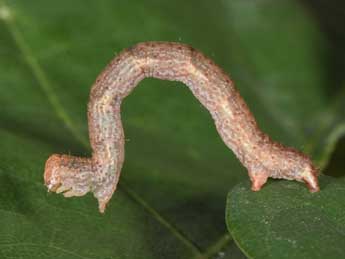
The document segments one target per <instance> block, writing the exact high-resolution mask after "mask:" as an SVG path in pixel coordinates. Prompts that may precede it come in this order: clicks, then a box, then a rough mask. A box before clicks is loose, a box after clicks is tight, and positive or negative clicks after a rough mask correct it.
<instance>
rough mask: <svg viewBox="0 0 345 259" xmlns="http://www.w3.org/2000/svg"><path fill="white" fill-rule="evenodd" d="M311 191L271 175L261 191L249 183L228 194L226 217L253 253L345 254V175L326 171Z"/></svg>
mask: <svg viewBox="0 0 345 259" xmlns="http://www.w3.org/2000/svg"><path fill="white" fill-rule="evenodd" d="M320 184H321V191H320V192H318V193H314V194H311V193H309V192H308V191H307V190H306V189H305V187H304V186H303V185H302V184H300V183H296V182H288V181H279V182H278V181H275V182H274V183H273V182H272V181H271V182H269V184H267V185H266V186H265V188H263V189H262V191H260V192H258V193H254V192H252V191H250V188H249V185H248V183H241V184H239V185H237V186H236V187H235V188H234V189H233V190H232V191H231V192H230V193H229V195H228V199H227V210H226V220H227V225H228V229H229V231H230V233H231V235H232V236H233V238H234V239H235V241H236V243H237V244H238V245H239V247H240V248H241V249H242V251H244V252H245V254H246V255H247V256H248V257H250V258H343V257H344V255H345V251H344V246H345V216H344V210H345V205H344V200H343V197H344V194H345V178H342V179H336V178H332V177H329V176H322V177H321V179H320Z"/></svg>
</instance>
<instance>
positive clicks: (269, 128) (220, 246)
mask: <svg viewBox="0 0 345 259" xmlns="http://www.w3.org/2000/svg"><path fill="white" fill-rule="evenodd" d="M317 28H318V26H317V24H316V22H315V21H314V20H313V19H312V18H311V17H310V16H309V15H308V12H306V10H305V9H304V8H303V7H302V6H300V5H299V4H298V3H297V2H295V1H280V2H278V3H277V1H273V0H269V1H268V0H260V1H255V2H253V1H250V2H248V1H242V0H235V1H214V2H212V5H211V4H210V1H207V0H201V1H200V0H192V1H182V0H176V1H157V0H145V1H134V0H131V1H128V0H126V1H122V0H121V1H111V0H101V1H91V0H75V1H73V2H72V1H68V0H61V1H45V0H37V1H25V0H10V1H6V2H5V1H0V71H1V73H0V104H1V106H0V140H1V145H0V177H1V180H0V185H1V188H2V190H6V191H3V192H2V193H1V195H0V212H1V213H0V221H1V222H3V223H4V226H6V227H4V228H1V229H0V247H1V251H2V253H3V255H4V257H5V256H12V257H14V258H20V257H26V258H30V257H32V258H52V257H54V258H58V257H64V258H80V257H81V258H192V257H199V258H210V257H212V256H213V255H216V256H218V257H219V258H230V257H231V258H234V257H236V258H240V257H242V256H243V255H242V254H241V252H240V251H239V250H238V248H237V247H236V246H235V244H234V242H233V241H232V239H231V238H224V237H226V234H225V233H226V228H225V222H224V200H225V196H226V193H227V192H228V190H229V189H230V188H231V187H233V186H234V185H235V184H236V183H238V182H239V181H240V180H243V179H245V178H246V177H247V176H246V171H245V169H244V168H243V167H242V166H241V165H240V163H239V162H238V161H237V160H236V158H235V157H234V155H233V154H231V152H230V151H229V150H228V149H227V148H226V147H225V145H224V144H223V143H222V141H221V140H220V138H219V137H218V135H217V132H216V130H215V127H214V125H213V122H212V120H211V118H210V116H209V114H208V112H207V111H206V110H205V109H203V108H202V107H201V105H200V104H199V103H198V102H197V101H196V99H195V98H194V97H193V96H192V94H191V93H190V92H189V90H188V89H187V87H185V86H183V84H181V83H176V82H163V81H159V80H154V79H146V80H144V81H143V82H142V83H140V86H139V87H138V88H137V89H136V90H135V91H134V93H133V94H131V96H129V97H128V98H127V99H126V100H125V102H124V104H123V109H122V110H123V111H122V117H123V121H124V126H125V133H126V138H127V142H126V162H125V165H124V168H123V170H122V176H121V181H120V186H119V189H118V190H117V192H116V193H115V195H114V197H113V198H112V200H111V202H110V205H109V207H108V208H107V212H106V215H105V216H101V215H98V212H97V205H96V201H95V200H94V199H93V198H92V197H91V195H88V196H87V197H83V198H71V199H64V198H62V197H60V196H59V195H56V194H52V195H51V194H47V193H46V189H45V187H44V186H43V181H42V174H43V170H44V162H45V160H46V158H47V157H48V156H49V155H50V154H51V153H71V154H74V155H82V156H90V149H89V144H88V139H87V121H86V107H87V101H88V95H89V91H90V86H91V84H92V83H93V81H94V80H95V78H96V76H97V74H98V73H99V72H100V71H101V70H102V69H103V68H104V66H105V64H106V63H107V62H109V60H110V59H111V58H112V57H113V56H114V55H115V54H116V53H117V52H119V51H121V50H122V49H123V48H126V47H129V46H131V45H133V44H135V43H137V42H141V41H149V40H164V41H177V42H184V43H189V44H191V45H192V46H194V47H195V48H198V49H200V50H201V51H202V52H204V53H205V54H207V55H208V56H210V57H211V58H212V59H214V60H215V62H216V63H218V64H219V65H220V66H221V67H223V68H224V70H225V71H227V72H228V73H230V74H231V76H232V78H233V79H234V81H235V82H236V85H237V87H238V89H239V90H240V91H241V94H242V95H243V96H244V98H245V100H246V101H247V103H248V105H249V106H250V108H251V109H252V111H253V113H254V114H255V116H256V117H257V119H258V122H259V124H260V125H261V127H262V128H263V129H264V130H265V131H266V132H268V133H269V134H271V135H272V136H273V138H274V139H277V140H281V141H282V142H284V143H285V144H288V145H292V146H295V147H298V148H302V149H304V150H305V151H307V152H308V153H309V154H312V156H313V158H314V159H315V160H316V161H317V162H318V163H319V164H326V163H327V161H328V159H329V154H330V153H331V152H332V150H333V148H334V146H335V143H336V142H337V139H338V138H339V137H340V136H341V134H342V132H343V131H342V130H339V129H341V126H342V125H343V123H344V120H343V117H342V114H343V110H341V109H340V108H339V107H340V106H339V105H338V106H337V105H335V104H334V105H329V104H330V103H334V102H335V100H336V99H337V100H338V103H340V104H341V102H342V100H344V99H343V97H341V96H342V95H340V94H339V95H334V96H330V95H326V94H325V93H324V90H325V87H326V86H327V83H328V81H327V80H328V75H327V73H326V69H325V67H324V64H323V61H324V60H323V59H324V56H325V54H324V53H327V51H328V50H329V46H328V45H327V43H326V42H325V40H324V35H322V34H321V33H320V32H319V31H318V29H317ZM263 35H264V36H265V37H263ZM296 39H298V40H296ZM287 52H288V53H289V54H288V55H281V54H282V53H287ZM302 106H303V109H301V108H300V107H302ZM330 115H331V116H330ZM305 118H308V119H305ZM330 118H331V119H330ZM321 126H322V127H321ZM334 132H336V134H335V133H334ZM321 162H322V163H321ZM2 248H3V249H2ZM52 255H54V256H52Z"/></svg>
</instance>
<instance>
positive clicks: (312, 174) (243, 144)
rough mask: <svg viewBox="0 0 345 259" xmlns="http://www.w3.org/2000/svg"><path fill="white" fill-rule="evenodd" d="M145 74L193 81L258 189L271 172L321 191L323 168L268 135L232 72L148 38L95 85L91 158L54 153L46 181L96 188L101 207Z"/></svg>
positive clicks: (55, 186) (59, 186)
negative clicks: (130, 100) (126, 102)
mask: <svg viewBox="0 0 345 259" xmlns="http://www.w3.org/2000/svg"><path fill="white" fill-rule="evenodd" d="M145 77H154V78H159V79H166V80H172V81H181V82H183V83H184V84H186V85H187V86H188V87H189V88H190V90H191V91H192V93H193V94H194V96H195V97H196V98H197V99H198V100H199V101H200V103H201V104H202V105H203V106H205V107H206V109H207V110H208V111H209V112H210V114H211V116H212V118H213V119H214V122H215V125H216V128H217V130H218V133H219V135H220V136H221V138H222V139H223V141H224V142H225V144H226V145H227V146H228V147H229V148H230V149H232V151H233V152H234V153H235V155H236V157H237V158H238V159H239V160H240V161H241V162H242V164H243V165H244V166H245V167H246V168H247V169H248V174H249V177H250V179H251V181H252V190H253V191H258V190H260V189H261V187H262V185H264V184H265V182H266V180H267V178H268V177H272V178H284V179H288V180H297V181H301V182H302V181H304V182H305V183H306V184H307V185H308V188H309V190H310V191H311V192H317V191H319V185H318V179H317V169H316V168H315V167H314V166H313V164H312V162H311V160H310V159H309V158H308V157H307V156H306V155H304V154H303V153H301V152H299V151H297V150H295V149H293V148H289V147H285V146H283V145H281V144H279V143H277V142H274V141H272V140H271V139H270V137H269V136H267V135H266V134H265V133H263V132H262V131H261V130H260V129H259V128H258V125H257V123H256V121H255V119H254V117H253V115H252V113H251V112H250V111H249V109H248V107H247V105H246V103H245V102H244V100H243V99H242V97H241V96H240V94H239V92H238V91H237V89H236V88H235V86H234V84H233V83H232V81H231V80H230V78H229V77H228V76H227V75H226V74H225V72H223V70H222V69H221V68H219V67H218V66H217V65H216V64H215V63H213V62H212V61H211V60H210V59H208V58H207V57H206V56H204V55H203V54H202V53H200V52H199V51H197V50H195V49H193V48H192V47H190V46H188V45H184V44H180V43H170V42H146V43H139V44H137V45H135V46H134V47H132V48H129V49H126V50H124V51H123V52H121V53H120V54H119V55H118V56H117V57H115V58H114V59H113V60H112V61H111V63H110V64H109V65H108V66H107V67H106V68H105V70H104V71H103V72H102V73H101V74H100V75H99V76H98V78H97V79H96V82H95V83H94V85H93V87H92V89H91V93H90V101H89V104H88V123H89V135H90V143H91V147H92V150H93V154H92V158H79V157H74V156H68V155H57V154H54V155H52V156H51V157H50V158H49V159H48V160H47V162H46V166H45V172H44V179H45V184H46V185H47V187H48V189H49V191H55V192H57V193H61V192H63V193H64V196H65V197H71V196H82V195H84V194H86V193H87V192H89V191H91V192H93V194H94V196H95V197H96V198H97V200H98V204H99V210H100V212H104V210H105V207H106V204H107V203H108V201H109V200H110V198H111V196H112V195H113V193H114V191H115V189H116V186H117V183H118V181H119V177H120V172H121V168H122V164H123V161H124V132H123V128H122V123H121V115H120V107H121V102H122V100H123V99H124V98H125V97H126V96H127V95H129V94H130V92H131V91H132V90H133V89H134V88H135V87H136V86H137V84H138V83H139V82H140V81H141V80H142V79H144V78H145Z"/></svg>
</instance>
